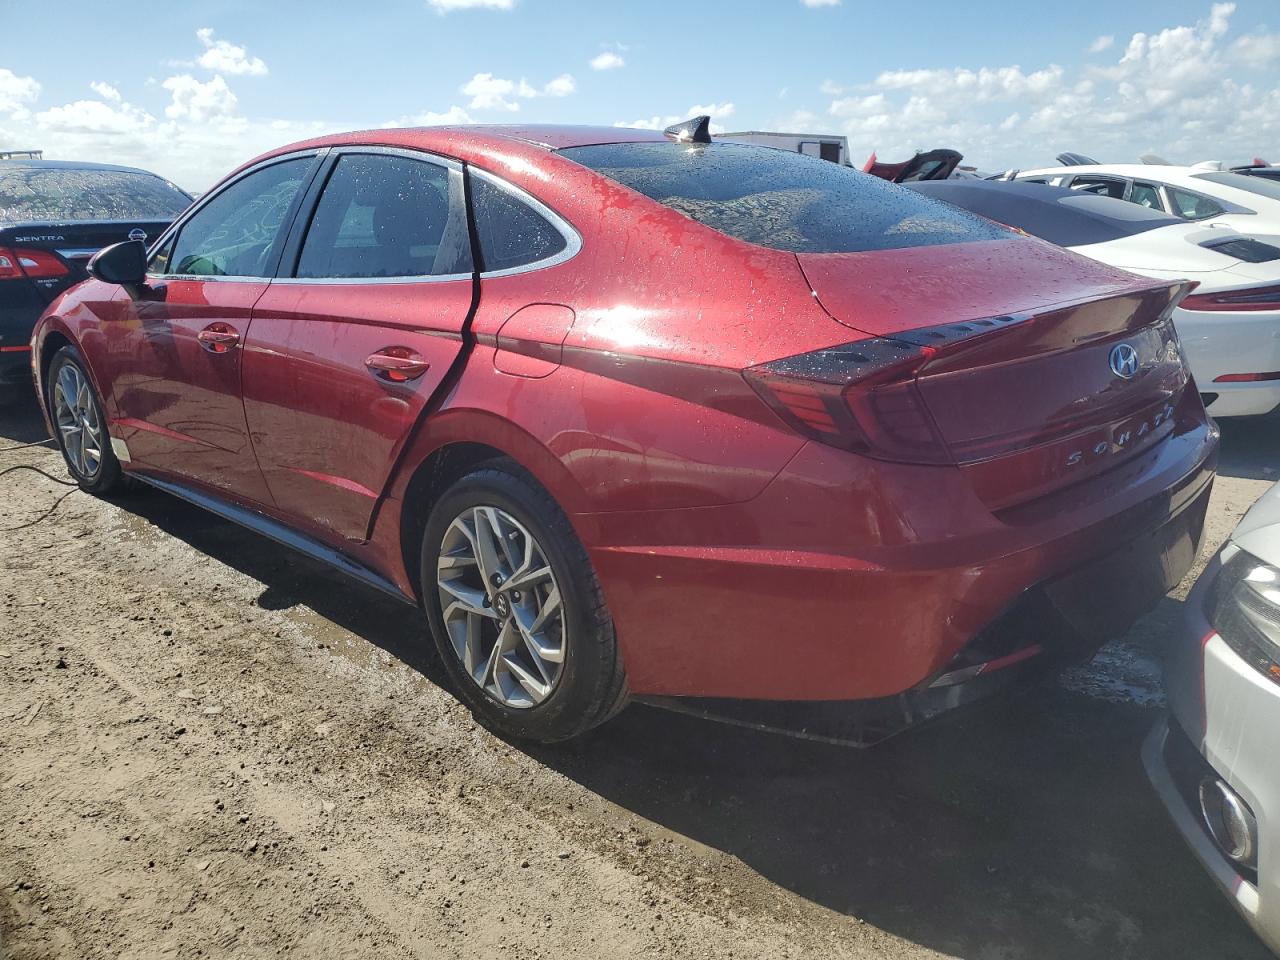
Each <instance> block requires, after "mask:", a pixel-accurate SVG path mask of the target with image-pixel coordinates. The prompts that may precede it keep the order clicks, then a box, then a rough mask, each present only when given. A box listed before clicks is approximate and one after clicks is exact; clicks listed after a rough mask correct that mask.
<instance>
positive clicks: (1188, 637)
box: [1143, 486, 1280, 953]
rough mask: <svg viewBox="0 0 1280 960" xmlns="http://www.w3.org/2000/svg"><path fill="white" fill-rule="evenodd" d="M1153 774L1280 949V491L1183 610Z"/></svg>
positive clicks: (1194, 845)
mask: <svg viewBox="0 0 1280 960" xmlns="http://www.w3.org/2000/svg"><path fill="white" fill-rule="evenodd" d="M1165 688H1166V692H1167V694H1168V699H1169V711H1170V715H1169V717H1168V719H1167V720H1163V721H1161V722H1160V723H1159V724H1158V725H1157V726H1156V729H1155V730H1154V731H1153V732H1152V734H1151V736H1150V738H1149V739H1148V740H1147V744H1146V747H1145V748H1144V751H1143V760H1144V762H1145V764H1146V767H1147V774H1148V776H1149V777H1150V779H1151V782H1152V784H1153V785H1154V786H1155V789H1156V792H1157V793H1158V794H1159V796H1160V799H1161V800H1163V801H1164V804H1165V806H1166V807H1167V808H1168V810H1169V813H1170V815H1171V816H1172V817H1173V821H1174V823H1175V824H1176V825H1177V827H1178V829H1179V831H1180V832H1181V833H1182V835H1183V836H1184V837H1185V838H1186V840H1187V842H1188V843H1189V844H1190V845H1191V849H1192V851H1193V852H1194V853H1195V855H1196V856H1197V858H1199V860H1200V861H1201V863H1203V864H1204V866H1205V868H1206V869H1207V870H1208V871H1209V874H1210V875H1211V876H1212V877H1213V879H1214V882H1215V883H1216V884H1217V885H1218V887H1219V889H1221V890H1222V892H1223V893H1224V894H1226V896H1227V897H1228V898H1229V899H1230V900H1231V902H1232V903H1233V904H1234V905H1235V908H1236V909H1237V910H1239V911H1240V913H1241V914H1242V915H1243V916H1244V918H1245V920H1247V921H1248V922H1249V924H1250V925H1251V926H1252V927H1253V928H1254V930H1256V931H1257V932H1258V935H1259V936H1261V937H1262V939H1263V940H1265V941H1266V942H1267V945H1268V946H1270V947H1271V949H1272V950H1274V951H1276V952H1278V953H1280V486H1275V487H1272V488H1271V489H1270V490H1269V491H1268V492H1267V493H1266V494H1264V495H1263V497H1262V499H1261V500H1259V501H1258V502H1257V504H1255V505H1254V507H1253V509H1252V510H1250V511H1249V512H1248V513H1247V514H1246V515H1245V518H1244V519H1243V520H1242V521H1241V522H1240V525H1239V526H1238V527H1237V528H1236V531H1235V533H1233V534H1232V535H1231V539H1230V540H1229V541H1227V544H1226V546H1224V547H1223V548H1222V552H1221V553H1219V554H1218V556H1217V557H1216V558H1215V559H1214V560H1213V562H1212V563H1210V564H1209V566H1208V567H1207V568H1206V569H1205V571H1204V573H1203V574H1201V575H1200V579H1199V581H1198V582H1197V583H1196V586H1195V588H1194V589H1193V590H1192V591H1191V595H1190V596H1189V597H1188V598H1187V602H1186V604H1185V605H1184V618H1183V623H1182V627H1181V630H1180V633H1179V635H1178V636H1177V637H1175V638H1173V642H1172V643H1171V645H1170V646H1169V648H1168V650H1167V652H1166V663H1165Z"/></svg>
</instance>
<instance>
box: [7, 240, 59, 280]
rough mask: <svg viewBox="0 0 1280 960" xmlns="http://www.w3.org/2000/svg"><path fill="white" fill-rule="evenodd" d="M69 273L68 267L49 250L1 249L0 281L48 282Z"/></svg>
mask: <svg viewBox="0 0 1280 960" xmlns="http://www.w3.org/2000/svg"><path fill="white" fill-rule="evenodd" d="M67 272H68V271H67V265H66V264H65V263H63V262H62V261H61V260H60V259H59V258H58V255H57V254H55V253H52V252H51V251H49V250H33V249H30V248H27V247H0V280H21V279H22V278H23V277H27V278H28V279H31V280H48V279H51V278H53V277H61V276H65V275H66V273H67Z"/></svg>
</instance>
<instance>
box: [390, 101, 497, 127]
mask: <svg viewBox="0 0 1280 960" xmlns="http://www.w3.org/2000/svg"><path fill="white" fill-rule="evenodd" d="M458 123H475V120H473V119H472V118H471V114H469V113H467V111H466V110H464V109H462V107H459V106H456V105H455V106H452V107H450V108H449V109H448V110H445V111H444V112H442V113H434V112H432V111H430V110H428V111H426V112H425V113H415V114H411V115H410V116H407V117H401V118H399V119H398V120H392V121H390V122H388V123H384V124H383V126H384V127H439V126H446V125H452V124H458Z"/></svg>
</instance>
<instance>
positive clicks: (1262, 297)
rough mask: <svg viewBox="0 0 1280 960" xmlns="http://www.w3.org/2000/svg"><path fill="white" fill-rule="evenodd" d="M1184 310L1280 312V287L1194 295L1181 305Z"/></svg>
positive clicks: (1251, 288)
mask: <svg viewBox="0 0 1280 960" xmlns="http://www.w3.org/2000/svg"><path fill="white" fill-rule="evenodd" d="M1180 306H1181V307H1182V309H1183V310H1209V311H1241V310H1280V286H1270V287H1250V288H1248V289H1245V290H1223V291H1221V292H1219V293H1193V294H1192V295H1191V296H1189V297H1187V298H1186V299H1184V300H1183V301H1182V303H1181V304H1180Z"/></svg>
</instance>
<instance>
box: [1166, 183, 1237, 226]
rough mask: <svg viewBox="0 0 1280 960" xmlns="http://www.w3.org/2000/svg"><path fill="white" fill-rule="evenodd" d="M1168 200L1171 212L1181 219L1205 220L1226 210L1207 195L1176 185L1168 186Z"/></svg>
mask: <svg viewBox="0 0 1280 960" xmlns="http://www.w3.org/2000/svg"><path fill="white" fill-rule="evenodd" d="M1169 202H1170V203H1172V204H1173V212H1174V213H1176V214H1177V215H1178V216H1180V217H1182V219H1183V220H1205V219H1207V218H1209V217H1216V216H1219V215H1220V214H1222V213H1225V212H1226V211H1225V210H1223V209H1222V207H1221V206H1220V205H1219V204H1217V203H1214V202H1213V201H1212V200H1210V199H1209V198H1208V197H1204V196H1201V195H1200V194H1198V193H1190V192H1189V191H1186V190H1179V189H1178V188H1177V187H1170V188H1169Z"/></svg>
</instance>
